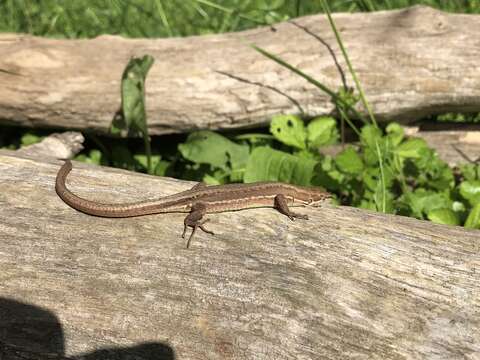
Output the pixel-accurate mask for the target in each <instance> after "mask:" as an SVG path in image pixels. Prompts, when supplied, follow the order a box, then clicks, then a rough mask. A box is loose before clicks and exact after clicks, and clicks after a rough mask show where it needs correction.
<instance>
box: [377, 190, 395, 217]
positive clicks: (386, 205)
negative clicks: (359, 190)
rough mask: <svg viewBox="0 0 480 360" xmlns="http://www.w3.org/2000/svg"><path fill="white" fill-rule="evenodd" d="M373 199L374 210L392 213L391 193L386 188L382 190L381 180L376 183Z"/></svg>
mask: <svg viewBox="0 0 480 360" xmlns="http://www.w3.org/2000/svg"><path fill="white" fill-rule="evenodd" d="M373 199H374V201H375V207H376V209H375V210H376V211H380V212H383V213H386V214H392V213H393V212H394V209H395V208H394V206H393V199H394V197H393V194H392V193H391V192H390V191H388V190H385V191H384V189H383V186H382V184H381V182H379V183H378V184H377V188H376V189H375V193H374V195H373Z"/></svg>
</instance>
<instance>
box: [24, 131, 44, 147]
mask: <svg viewBox="0 0 480 360" xmlns="http://www.w3.org/2000/svg"><path fill="white" fill-rule="evenodd" d="M42 139H43V136H38V135H35V134H33V133H31V132H27V133H25V134H24V135H23V136H22V138H21V139H20V144H21V146H28V145H33V144H36V143H38V142H40V141H41V140H42Z"/></svg>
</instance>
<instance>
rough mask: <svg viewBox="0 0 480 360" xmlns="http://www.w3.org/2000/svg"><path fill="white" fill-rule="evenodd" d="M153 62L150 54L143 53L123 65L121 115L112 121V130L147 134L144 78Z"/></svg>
mask: <svg viewBox="0 0 480 360" xmlns="http://www.w3.org/2000/svg"><path fill="white" fill-rule="evenodd" d="M153 62H154V58H153V57H152V56H150V55H145V56H143V57H141V58H132V59H130V61H129V63H128V64H127V66H126V67H125V70H124V72H123V75H122V85H121V90H122V115H121V118H117V119H115V120H114V122H113V123H112V126H111V131H112V132H114V133H118V132H120V131H122V130H127V131H128V132H129V133H130V132H133V133H135V132H141V133H142V135H143V136H146V135H147V120H146V112H145V79H146V76H147V73H148V71H149V70H150V68H151V66H152V65H153Z"/></svg>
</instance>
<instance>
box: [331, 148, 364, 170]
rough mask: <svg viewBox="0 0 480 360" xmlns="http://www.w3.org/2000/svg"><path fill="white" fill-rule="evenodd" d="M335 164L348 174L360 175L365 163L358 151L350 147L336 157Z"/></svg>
mask: <svg viewBox="0 0 480 360" xmlns="http://www.w3.org/2000/svg"><path fill="white" fill-rule="evenodd" d="M335 162H336V164H337V166H338V169H339V170H340V171H343V172H345V173H348V174H360V173H361V172H362V171H363V169H364V166H363V161H362V158H361V157H360V155H358V153H357V151H355V149H354V148H353V147H351V146H348V147H347V148H345V150H343V151H342V152H340V153H339V154H338V155H337V156H336V157H335Z"/></svg>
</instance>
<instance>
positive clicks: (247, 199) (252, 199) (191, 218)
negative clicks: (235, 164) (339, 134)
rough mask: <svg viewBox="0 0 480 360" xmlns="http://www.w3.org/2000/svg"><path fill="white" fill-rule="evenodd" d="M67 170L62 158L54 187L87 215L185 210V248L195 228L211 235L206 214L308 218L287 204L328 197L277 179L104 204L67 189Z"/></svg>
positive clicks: (316, 202)
mask: <svg viewBox="0 0 480 360" xmlns="http://www.w3.org/2000/svg"><path fill="white" fill-rule="evenodd" d="M71 170H72V162H71V161H70V160H66V161H65V162H64V163H63V165H62V166H61V168H60V170H59V171H58V173H57V177H56V181H55V190H56V192H57V194H58V196H59V197H60V198H61V199H62V200H63V201H64V202H65V203H66V204H67V205H69V206H71V207H72V208H74V209H75V210H78V211H81V212H83V213H86V214H89V215H94V216H100V217H107V218H125V217H134V216H143V215H151V214H160V213H177V212H180V213H188V215H187V216H186V217H185V219H184V227H183V233H182V238H183V239H185V234H186V232H187V228H188V227H191V228H192V233H191V235H190V237H189V238H188V240H187V244H186V246H187V248H188V247H189V245H190V242H191V240H192V238H193V236H194V235H195V232H196V231H197V228H200V229H201V230H202V231H204V232H205V233H208V234H211V235H214V233H213V231H210V230H207V229H206V228H205V227H204V224H205V223H206V222H207V221H209V219H206V220H203V217H204V216H205V214H207V213H218V212H225V211H235V210H243V209H251V208H258V207H271V208H272V207H273V208H275V209H276V210H278V211H279V212H280V213H282V214H284V215H286V216H287V217H289V218H290V219H291V220H295V219H296V218H299V219H308V216H307V215H302V214H297V213H295V212H292V211H291V210H290V206H305V205H310V206H319V205H320V204H321V203H322V202H324V201H325V200H327V199H329V198H331V197H332V196H331V194H330V193H328V192H326V191H325V190H324V189H323V188H320V187H307V186H299V185H291V184H286V183H281V182H254V183H246V184H240V183H237V184H225V185H212V186H207V185H206V184H205V183H202V182H200V183H197V184H195V185H194V186H193V187H192V188H191V189H190V190H186V191H182V192H179V193H176V194H173V195H168V196H164V197H160V198H156V199H152V200H145V201H137V202H129V203H120V204H105V203H101V202H96V201H92V200H88V199H85V198H82V197H80V196H77V195H75V194H74V193H73V192H71V191H70V190H69V189H68V188H67V186H66V184H65V181H66V178H67V176H68V174H69V173H70V171H71Z"/></svg>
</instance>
